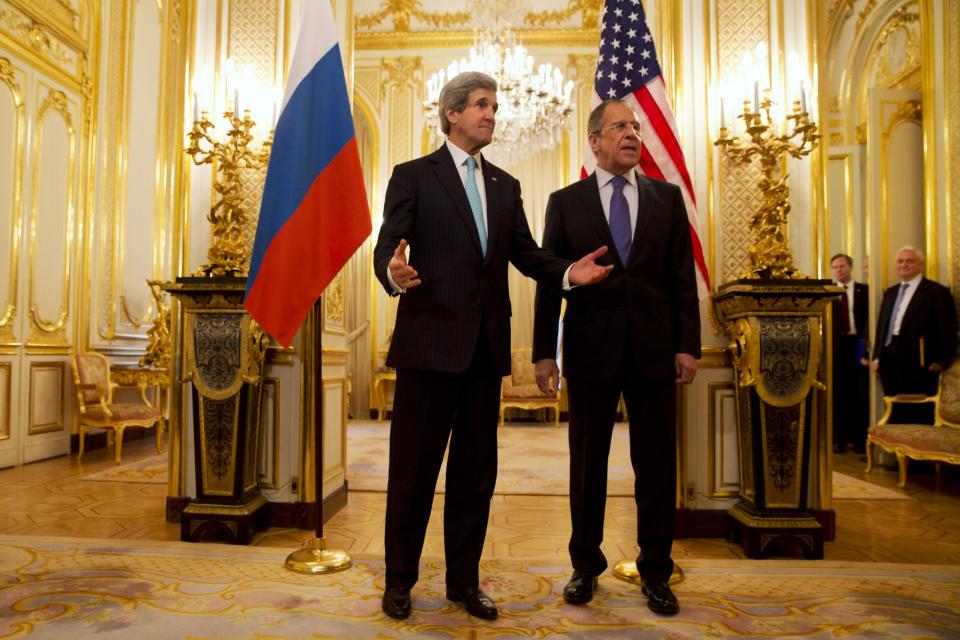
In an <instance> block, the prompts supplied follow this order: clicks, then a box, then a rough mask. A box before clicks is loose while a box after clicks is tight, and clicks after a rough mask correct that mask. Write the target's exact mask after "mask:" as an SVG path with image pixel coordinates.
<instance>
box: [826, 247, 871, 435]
mask: <svg viewBox="0 0 960 640" xmlns="http://www.w3.org/2000/svg"><path fill="white" fill-rule="evenodd" d="M830 269H831V270H832V271H833V277H834V279H835V280H836V282H837V285H839V286H840V287H843V293H842V294H840V297H839V298H837V300H835V301H834V303H833V336H834V359H833V389H834V392H833V451H834V453H844V452H845V451H846V450H847V445H848V444H852V445H853V450H854V452H855V453H864V452H865V451H866V442H867V423H868V422H869V421H870V411H869V404H868V403H869V397H868V393H867V387H868V386H869V374H868V368H867V367H866V366H865V365H864V364H863V362H865V360H862V359H863V356H864V350H865V344H866V342H865V340H866V336H867V315H868V313H869V311H868V307H867V305H868V302H869V293H868V292H869V288H868V287H867V285H865V284H861V283H859V282H854V280H853V258H851V257H850V256H848V255H847V254H845V253H838V254H836V255H835V256H833V257H832V258H830Z"/></svg>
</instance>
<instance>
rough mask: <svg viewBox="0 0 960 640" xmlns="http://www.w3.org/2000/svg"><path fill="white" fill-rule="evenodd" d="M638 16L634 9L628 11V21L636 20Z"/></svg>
mask: <svg viewBox="0 0 960 640" xmlns="http://www.w3.org/2000/svg"><path fill="white" fill-rule="evenodd" d="M639 17H640V16H638V15H637V12H636V11H633V12H631V13H630V22H636V21H637V19H638V18H639Z"/></svg>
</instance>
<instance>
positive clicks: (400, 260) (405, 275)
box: [387, 240, 420, 289]
mask: <svg viewBox="0 0 960 640" xmlns="http://www.w3.org/2000/svg"><path fill="white" fill-rule="evenodd" d="M387 268H388V269H390V277H391V278H393V282H394V283H395V284H396V285H397V286H398V287H400V288H401V289H409V288H410V287H415V286H417V285H418V284H420V278H418V277H417V276H418V274H417V270H416V269H414V268H413V267H411V266H410V265H409V264H407V241H406V240H401V241H400V244H398V245H397V249H396V251H394V252H393V257H392V258H390V262H389V264H387Z"/></svg>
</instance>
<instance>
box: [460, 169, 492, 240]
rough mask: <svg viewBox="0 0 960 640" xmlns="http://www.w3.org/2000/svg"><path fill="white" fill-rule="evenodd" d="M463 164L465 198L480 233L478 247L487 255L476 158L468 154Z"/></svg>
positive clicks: (485, 227)
mask: <svg viewBox="0 0 960 640" xmlns="http://www.w3.org/2000/svg"><path fill="white" fill-rule="evenodd" d="M464 164H466V165H467V182H466V184H465V185H464V187H466V189H467V200H469V201H470V209H471V210H472V211H473V221H474V222H475V223H477V233H478V234H480V248H481V249H482V250H483V255H487V225H485V224H484V223H483V203H481V202H480V192H479V191H477V159H476V158H474V157H473V156H469V157H468V158H467V159H466V161H465V162H464Z"/></svg>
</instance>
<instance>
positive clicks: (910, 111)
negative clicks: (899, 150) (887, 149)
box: [883, 100, 923, 141]
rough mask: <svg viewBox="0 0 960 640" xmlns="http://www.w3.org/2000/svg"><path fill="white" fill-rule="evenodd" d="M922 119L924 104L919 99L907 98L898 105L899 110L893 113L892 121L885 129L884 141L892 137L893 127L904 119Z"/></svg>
mask: <svg viewBox="0 0 960 640" xmlns="http://www.w3.org/2000/svg"><path fill="white" fill-rule="evenodd" d="M922 119H923V105H922V104H921V103H920V101H919V100H907V101H906V102H902V103H900V106H899V107H897V110H896V111H895V112H893V114H891V116H890V121H889V122H888V123H887V126H886V128H885V129H884V130H883V139H884V141H886V140H887V139H888V138H889V137H890V134H891V132H892V131H893V128H894V127H896V126H897V125H898V124H899V123H901V122H903V121H904V120H914V121H917V122H919V121H920V120H922Z"/></svg>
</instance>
